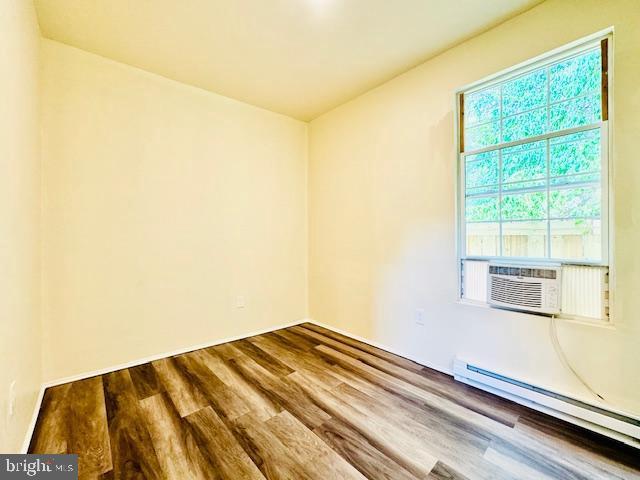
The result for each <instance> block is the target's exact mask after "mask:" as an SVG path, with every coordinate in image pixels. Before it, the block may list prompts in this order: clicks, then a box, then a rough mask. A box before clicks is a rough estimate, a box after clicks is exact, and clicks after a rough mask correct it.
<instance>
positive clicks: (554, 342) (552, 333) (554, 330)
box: [549, 315, 606, 402]
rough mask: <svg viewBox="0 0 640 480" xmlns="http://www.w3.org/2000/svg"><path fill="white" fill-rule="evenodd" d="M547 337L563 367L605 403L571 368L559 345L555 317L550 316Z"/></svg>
mask: <svg viewBox="0 0 640 480" xmlns="http://www.w3.org/2000/svg"><path fill="white" fill-rule="evenodd" d="M549 336H550V337H551V344H552V345H553V348H554V349H555V351H556V354H557V355H558V357H560V360H561V361H562V363H563V364H564V366H565V367H567V368H568V369H569V370H570V371H571V373H573V374H574V375H575V377H576V378H577V379H578V380H580V382H581V383H582V384H583V385H584V386H585V387H586V388H587V390H589V391H590V392H591V393H592V394H593V395H595V396H596V397H597V398H598V399H600V400H602V401H603V402H606V400H605V399H604V397H603V396H602V395H600V394H599V393H598V392H596V391H595V390H594V389H593V388H591V386H590V385H589V384H588V383H587V382H586V381H585V380H584V378H582V377H581V376H580V374H578V372H576V370H575V368H573V367H572V366H571V364H570V363H569V360H567V357H566V355H565V353H564V351H563V350H562V346H561V345H560V341H559V340H558V328H557V326H556V316H555V315H551V322H550V324H549Z"/></svg>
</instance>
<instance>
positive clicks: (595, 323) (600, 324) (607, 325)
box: [456, 298, 616, 330]
mask: <svg viewBox="0 0 640 480" xmlns="http://www.w3.org/2000/svg"><path fill="white" fill-rule="evenodd" d="M456 303H457V304H458V305H466V306H471V307H479V308H484V309H492V310H500V311H504V312H509V313H513V314H516V315H523V316H527V317H531V316H533V317H538V318H540V317H544V318H549V319H550V318H551V317H550V316H549V315H545V314H538V313H535V312H519V311H517V310H509V309H506V308H496V307H492V306H491V305H489V304H488V303H486V302H479V301H475V300H466V299H464V298H458V300H457V301H456ZM556 318H557V319H558V320H562V321H563V322H566V323H571V324H574V325H584V326H587V327H597V328H604V329H606V330H615V329H616V326H615V325H614V324H613V322H611V321H606V320H590V319H581V318H575V317H573V318H572V317H563V316H562V314H560V315H559V316H557V317H556Z"/></svg>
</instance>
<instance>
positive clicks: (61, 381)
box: [20, 318, 310, 453]
mask: <svg viewBox="0 0 640 480" xmlns="http://www.w3.org/2000/svg"><path fill="white" fill-rule="evenodd" d="M305 322H310V320H309V319H307V318H304V319H302V320H297V321H295V322H289V323H285V324H281V325H275V326H273V327H268V328H262V329H260V330H254V331H252V332H248V333H244V334H241V335H235V336H233V337H227V338H221V339H219V340H212V341H210V342H206V343H201V344H199V345H191V346H189V347H184V348H179V349H177V350H173V351H170V352H164V353H158V354H156V355H151V356H148V357H144V358H138V359H136V360H131V361H129V362H126V363H121V364H119V365H113V366H110V367H105V368H101V369H98V370H92V371H89V372H83V373H79V374H77V375H71V376H69V377H64V378H58V379H56V380H51V381H48V382H44V383H43V384H42V385H41V386H40V392H39V393H38V398H37V400H36V404H35V406H34V410H33V415H32V416H31V422H30V423H29V427H28V429H27V433H26V435H25V439H24V443H23V444H22V450H21V452H20V453H27V450H28V449H29V443H31V437H32V436H33V431H34V429H35V426H36V421H37V420H38V413H40V407H41V406H42V399H43V398H44V392H45V390H46V389H47V388H49V387H55V386H57V385H63V384H65V383H69V382H77V381H79V380H84V379H86V378H91V377H95V376H97V375H104V374H107V373H111V372H115V371H117V370H123V369H125V368H131V367H136V366H138V365H143V364H145V363H149V362H153V361H155V360H160V359H162V358H167V357H173V356H174V355H181V354H183V353H189V352H193V351H194V350H200V349H202V348H208V347H213V346H215V345H220V344H223V343H229V342H235V341H236V340H242V339H244V338H249V337H255V336H256V335H262V334H263V333H268V332H273V331H275V330H281V329H283V328H288V327H293V326H294V325H300V324H301V323H305Z"/></svg>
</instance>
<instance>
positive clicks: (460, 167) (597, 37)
mask: <svg viewBox="0 0 640 480" xmlns="http://www.w3.org/2000/svg"><path fill="white" fill-rule="evenodd" d="M604 39H607V40H608V42H607V49H608V118H609V120H605V121H601V122H598V123H596V124H590V125H584V126H580V127H575V128H571V129H566V130H562V131H560V132H552V133H546V134H543V135H539V136H535V137H529V138H525V139H522V140H518V141H514V142H508V143H503V144H499V145H493V146H490V147H486V148H482V149H477V150H474V151H468V152H460V150H461V149H460V133H461V132H460V128H464V126H463V125H461V122H460V96H461V95H462V94H464V95H468V94H470V93H473V92H475V91H478V90H482V89H484V88H487V87H489V86H491V85H497V84H500V83H503V82H505V81H507V80H509V79H511V78H514V77H517V76H520V75H523V74H525V73H527V72H530V71H533V70H536V69H539V68H542V67H545V66H547V65H549V64H552V63H555V62H557V61H560V60H563V59H565V58H569V57H571V56H574V55H577V54H580V53H582V52H584V51H587V50H590V49H593V48H596V47H598V46H600V42H601V41H602V40H604ZM612 50H613V28H609V29H606V30H603V31H601V32H597V33H595V34H593V35H590V36H589V37H586V38H583V39H581V40H578V41H576V42H573V43H571V44H569V45H565V46H564V47H560V48H558V49H555V50H553V51H551V52H548V53H545V54H543V55H540V56H538V57H535V58H533V59H531V60H528V61H526V62H523V63H521V64H518V65H515V66H513V67H511V68H508V69H506V70H503V71H501V72H498V73H496V74H494V75H491V76H489V77H486V78H484V79H482V80H480V81H478V82H474V83H472V84H469V85H465V86H463V87H461V88H459V89H457V90H456V92H455V112H456V122H455V145H456V155H457V161H456V179H457V180H456V205H457V208H456V214H457V222H456V225H457V236H456V241H457V248H456V250H457V263H458V266H459V268H460V265H461V261H464V260H486V261H502V262H511V263H519V264H542V265H544V264H554V265H558V264H561V265H593V266H609V265H610V259H611V258H612V243H613V242H612V238H611V230H612V229H610V228H609V219H611V218H613V215H612V201H611V197H612V196H611V192H612V188H611V187H612V185H611V177H612V175H611V171H612V169H611V164H610V159H611V158H612V155H611V152H612V144H611V141H610V138H611V135H610V132H611V127H612V125H611V118H612V113H613V109H612V106H613V92H612V91H613V62H612V60H613V55H612ZM548 101H549V100H548V98H547V102H548ZM595 129H600V141H601V149H600V151H601V172H600V174H601V188H602V191H601V192H602V193H601V196H602V200H601V201H602V211H601V212H602V213H601V232H602V252H601V259H600V260H598V261H587V260H576V259H559V258H531V257H507V256H472V255H469V256H467V255H466V221H465V163H464V162H465V156H466V155H473V154H477V153H481V152H484V151H489V150H499V149H503V148H507V147H510V146H515V145H521V144H524V143H531V142H535V141H540V140H547V139H551V138H556V137H559V136H565V135H570V134H572V133H577V132H581V131H587V130H595ZM547 145H548V144H547ZM545 178H546V179H547V180H548V173H547V177H545ZM547 188H548V182H547ZM547 225H549V222H547ZM547 228H549V227H547ZM499 241H500V244H502V238H501V237H500V239H499ZM550 241H551V238H550V235H549V232H547V242H550ZM459 273H461V272H459ZM610 276H611V274H610ZM458 278H460V275H458Z"/></svg>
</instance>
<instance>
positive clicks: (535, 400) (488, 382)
mask: <svg viewBox="0 0 640 480" xmlns="http://www.w3.org/2000/svg"><path fill="white" fill-rule="evenodd" d="M468 363H470V362H467V361H466V360H464V359H460V358H456V359H455V360H454V368H453V370H454V378H455V380H457V381H459V382H462V383H466V384H468V385H472V386H474V387H476V388H480V389H481V390H485V391H488V392H491V393H493V394H495V395H498V396H501V397H505V398H509V399H510V400H513V401H515V402H517V403H520V404H523V405H526V406H528V407H530V408H533V409H536V410H540V411H543V412H545V413H548V414H550V415H553V416H555V417H558V418H562V419H564V420H566V421H568V422H570V423H573V424H576V425H581V426H583V427H585V428H588V429H589V430H593V431H596V432H599V433H601V434H603V435H606V436H608V437H610V438H614V439H616V440H619V441H621V442H624V443H626V444H628V445H631V446H633V447H636V448H640V427H638V426H635V425H631V424H628V423H625V422H623V421H621V420H619V419H616V418H612V417H608V416H606V415H604V414H602V413H599V412H597V411H594V410H590V409H588V407H582V406H579V405H575V404H572V403H569V402H567V401H566V400H563V399H561V398H554V397H551V396H548V395H545V394H543V393H541V392H540V391H538V390H529V389H527V388H524V387H522V386H520V385H518V384H513V383H509V382H508V381H505V380H502V379H499V378H493V377H489V376H486V375H482V374H480V373H476V372H474V371H471V370H468V369H467V365H468ZM474 365H475V366H477V367H480V368H482V369H484V370H487V371H491V372H492V373H495V374H497V375H499V376H500V377H503V378H507V379H511V380H513V381H515V382H518V383H520V384H529V385H531V386H532V387H534V388H537V389H542V390H546V391H547V392H552V393H554V394H558V395H561V396H562V397H565V398H568V399H573V400H576V401H578V402H581V403H582V404H585V405H591V406H592V407H595V408H599V409H602V410H605V411H608V412H611V413H615V414H618V415H623V416H626V417H629V418H632V419H634V420H636V421H638V420H640V418H639V417H638V416H636V415H633V414H632V413H630V412H626V411H623V410H620V409H617V408H614V407H612V406H611V405H608V404H604V403H602V402H598V401H593V400H591V399H590V398H583V397H580V396H576V395H569V394H566V393H563V392H560V391H557V390H555V389H553V388H550V387H548V386H544V385H533V384H531V383H530V382H528V381H526V380H523V379H519V378H514V377H512V376H511V375H508V374H504V373H502V372H499V371H492V370H491V369H487V368H486V367H482V366H480V365H477V364H474Z"/></svg>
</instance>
